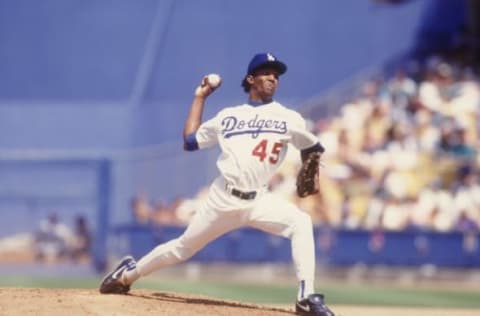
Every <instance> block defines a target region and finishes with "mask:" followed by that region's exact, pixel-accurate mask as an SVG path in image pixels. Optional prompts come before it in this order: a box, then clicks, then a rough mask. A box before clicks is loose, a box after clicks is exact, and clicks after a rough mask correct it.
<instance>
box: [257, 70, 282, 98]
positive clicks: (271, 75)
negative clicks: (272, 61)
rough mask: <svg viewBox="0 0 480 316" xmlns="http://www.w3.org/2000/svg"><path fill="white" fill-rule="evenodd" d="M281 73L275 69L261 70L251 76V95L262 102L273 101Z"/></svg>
mask: <svg viewBox="0 0 480 316" xmlns="http://www.w3.org/2000/svg"><path fill="white" fill-rule="evenodd" d="M279 76H280V75H279V73H278V71H277V70H276V69H275V68H261V69H259V70H257V71H255V73H254V74H253V75H252V76H251V78H250V79H251V80H250V84H251V86H250V94H251V96H252V97H257V98H259V99H261V100H262V101H268V100H271V99H272V97H273V95H274V94H275V91H276V90H277V87H278V78H279Z"/></svg>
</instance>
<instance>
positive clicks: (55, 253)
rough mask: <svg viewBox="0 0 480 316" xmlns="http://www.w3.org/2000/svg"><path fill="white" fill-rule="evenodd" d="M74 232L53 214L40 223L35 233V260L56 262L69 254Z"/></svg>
mask: <svg viewBox="0 0 480 316" xmlns="http://www.w3.org/2000/svg"><path fill="white" fill-rule="evenodd" d="M72 237H73V234H72V231H71V230H70V229H69V228H68V227H67V226H66V225H65V224H63V223H61V222H60V221H59V219H58V215H57V213H56V212H51V213H50V214H49V215H48V217H47V218H46V219H45V220H42V221H41V222H40V225H39V228H38V230H37V232H36V233H35V258H36V259H37V260H39V261H47V262H55V261H57V260H59V259H63V258H65V257H66V256H67V255H68V254H69V245H70V244H71V240H72Z"/></svg>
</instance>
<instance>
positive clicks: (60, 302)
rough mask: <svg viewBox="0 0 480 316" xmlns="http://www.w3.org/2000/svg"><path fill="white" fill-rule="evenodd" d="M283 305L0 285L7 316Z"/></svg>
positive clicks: (363, 314) (118, 315) (387, 310)
mask: <svg viewBox="0 0 480 316" xmlns="http://www.w3.org/2000/svg"><path fill="white" fill-rule="evenodd" d="M332 308H333V309H334V311H335V312H336V315H337V316H349V315H355V316H385V315H389V316H404V315H423V316H472V315H478V310H472V309H470V310H469V309H448V308H447V309H445V308H443V309H440V308H421V307H420V308H413V307H412V308H408V307H403V308H402V307H378V306H377V307H375V306H351V305H349V306H338V305H337V306H332ZM294 314H295V313H294V312H293V306H288V307H285V308H279V307H273V306H272V307H270V306H262V305H255V304H246V303H241V302H236V301H228V300H219V299H214V298H210V297H203V296H198V295H195V296H194V295H180V294H175V293H165V292H155V291H147V290H137V289H134V290H133V291H132V293H131V294H129V295H101V294H99V293H98V292H97V291H96V290H72V289H31V288H0V315H2V316H3V315H8V316H33V315H35V316H52V315H67V316H76V315H79V316H85V315H99V316H100V315H101V316H113V315H115V316H127V315H128V316H131V315H142V316H148V315H155V316H159V315H173V316H187V315H188V316H191V315H196V316H198V315H208V316H215V315H224V316H234V315H262V316H271V315H278V316H281V315H283V316H285V315H294Z"/></svg>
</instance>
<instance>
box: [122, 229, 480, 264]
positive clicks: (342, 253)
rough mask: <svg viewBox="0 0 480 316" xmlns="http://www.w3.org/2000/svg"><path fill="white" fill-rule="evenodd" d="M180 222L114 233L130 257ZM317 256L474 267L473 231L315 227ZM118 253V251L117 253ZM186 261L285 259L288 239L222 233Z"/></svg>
mask: <svg viewBox="0 0 480 316" xmlns="http://www.w3.org/2000/svg"><path fill="white" fill-rule="evenodd" d="M183 230H184V227H176V226H162V227H159V226H143V225H122V226H117V227H116V228H115V229H114V235H115V238H119V237H123V238H126V240H127V246H126V249H123V251H126V252H129V253H130V254H132V255H133V256H134V257H136V258H139V257H141V256H143V255H145V254H146V253H147V252H148V251H150V250H151V249H153V248H154V247H155V246H157V245H158V244H160V243H163V242H166V241H168V240H170V239H173V238H176V237H178V236H180V235H181V234H182V232H183ZM314 234H315V240H316V255H317V261H319V262H320V261H321V262H323V263H326V264H328V265H333V266H349V265H355V264H358V263H362V264H366V265H377V264H384V265H390V266H417V265H424V264H432V265H435V266H439V267H479V266H480V249H479V244H480V243H479V242H480V238H479V235H478V234H477V233H475V232H471V233H460V232H451V233H437V232H423V231H404V232H382V231H363V230H362V231H348V230H336V229H330V228H326V227H315V230H314ZM122 255H123V254H122ZM190 260H191V261H196V262H204V263H205V262H231V263H234V262H235V263H239V262H240V263H247V262H248V263H265V262H272V263H285V262H289V261H290V260H291V249H290V242H289V240H287V239H284V238H282V237H278V236H273V235H269V234H266V233H264V232H262V231H258V230H255V229H252V228H243V229H239V230H236V231H232V232H230V233H227V234H226V235H224V236H222V237H220V238H218V239H217V240H215V241H213V242H211V243H210V244H208V245H207V246H206V247H205V248H204V249H202V250H200V251H199V252H198V253H197V254H196V255H195V256H193V258H191V259H190Z"/></svg>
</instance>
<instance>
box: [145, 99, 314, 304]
mask: <svg viewBox="0 0 480 316" xmlns="http://www.w3.org/2000/svg"><path fill="white" fill-rule="evenodd" d="M305 125H306V124H305V121H304V119H303V118H302V117H301V116H300V115H299V114H298V113H297V112H295V111H292V110H289V109H287V108H285V107H284V106H282V105H281V104H279V103H277V102H271V103H269V104H265V105H260V106H254V105H249V104H243V105H239V106H234V107H229V108H225V109H224V110H222V111H220V112H219V113H218V114H217V115H216V116H215V117H214V118H212V119H210V120H208V121H206V122H204V123H203V124H201V126H200V127H199V128H198V130H197V132H196V133H195V134H192V135H188V137H187V140H186V148H187V149H188V150H194V149H198V148H206V147H209V146H213V145H215V144H219V145H220V147H221V149H222V153H221V155H220V157H219V159H218V162H217V165H218V168H219V169H220V172H221V174H222V175H221V176H220V177H218V178H217V179H216V180H215V181H214V182H213V184H212V185H211V186H210V191H209V194H208V198H207V201H206V202H205V203H204V204H203V205H202V207H200V208H199V210H197V212H196V213H195V215H194V216H193V218H192V219H191V221H190V223H189V225H188V227H187V229H186V230H185V232H184V233H183V234H182V236H180V237H179V238H177V239H174V240H171V241H169V242H167V243H165V244H162V245H159V246H157V247H156V248H155V249H154V250H152V251H151V252H150V253H149V254H147V255H146V256H144V257H143V258H142V259H141V260H140V261H139V262H138V263H137V269H138V275H147V274H149V273H151V272H152V271H154V270H156V269H160V268H163V267H165V266H168V265H171V264H174V263H177V262H181V261H184V260H186V259H188V258H190V257H191V256H192V255H193V254H195V253H196V252H197V251H198V250H200V249H202V248H203V247H204V246H205V245H206V244H208V243H209V242H210V241H212V240H214V239H216V238H218V237H219V236H221V235H223V234H225V233H227V232H229V231H231V230H233V229H237V228H240V227H244V226H250V227H254V228H257V229H260V230H263V231H266V232H269V233H271V234H275V235H280V236H283V237H286V238H289V239H290V240H291V242H292V257H293V261H294V264H295V267H296V272H297V278H298V280H300V281H301V283H300V284H301V286H300V287H299V295H298V297H299V298H302V297H306V295H308V294H311V293H313V290H314V288H313V280H314V272H315V249H314V241H313V231H312V222H311V219H310V216H309V215H308V214H307V213H305V212H303V211H301V210H300V209H298V207H297V206H296V205H294V204H293V203H291V202H289V201H287V200H286V199H284V198H282V197H278V196H275V195H274V194H272V193H270V192H266V185H267V183H268V181H269V179H270V177H271V176H272V175H273V174H274V173H275V171H276V170H277V168H278V167H279V166H280V164H281V163H282V161H283V159H284V158H285V154H286V151H287V148H288V147H287V143H288V142H291V143H292V144H293V145H294V146H295V147H297V148H298V149H300V150H302V149H306V148H310V147H313V146H315V145H317V144H318V139H317V137H316V136H315V135H313V134H311V133H309V132H308V131H307V130H306V128H305ZM229 187H230V189H232V188H234V189H236V190H240V191H242V192H244V193H245V192H250V193H252V192H254V194H253V195H249V194H247V196H248V198H241V197H239V196H236V195H234V194H232V193H233V191H232V190H229ZM137 277H138V276H137Z"/></svg>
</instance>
